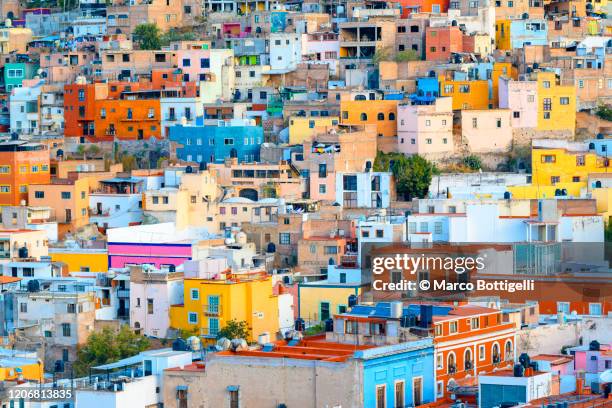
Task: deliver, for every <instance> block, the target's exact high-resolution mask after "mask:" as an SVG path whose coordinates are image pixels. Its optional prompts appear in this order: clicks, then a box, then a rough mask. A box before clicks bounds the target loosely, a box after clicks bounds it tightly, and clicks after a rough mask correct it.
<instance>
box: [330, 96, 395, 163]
mask: <svg viewBox="0 0 612 408" xmlns="http://www.w3.org/2000/svg"><path fill="white" fill-rule="evenodd" d="M340 111H341V119H340V121H341V123H342V124H345V125H367V124H370V125H376V129H377V134H378V139H377V145H378V150H382V151H383V152H392V151H395V150H396V149H397V119H396V118H397V101H393V100H383V99H376V100H360V101H353V100H345V101H341V102H340Z"/></svg>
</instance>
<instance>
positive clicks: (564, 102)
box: [559, 96, 569, 105]
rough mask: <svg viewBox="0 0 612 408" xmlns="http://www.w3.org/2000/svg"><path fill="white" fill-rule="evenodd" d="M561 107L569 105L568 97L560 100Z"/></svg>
mask: <svg viewBox="0 0 612 408" xmlns="http://www.w3.org/2000/svg"><path fill="white" fill-rule="evenodd" d="M559 104H560V105H569V98H568V97H567V96H562V97H561V98H559Z"/></svg>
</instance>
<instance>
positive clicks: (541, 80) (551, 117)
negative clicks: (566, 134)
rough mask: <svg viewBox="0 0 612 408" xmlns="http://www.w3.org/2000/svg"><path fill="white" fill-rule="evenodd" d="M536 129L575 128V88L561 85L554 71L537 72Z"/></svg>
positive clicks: (566, 129)
mask: <svg viewBox="0 0 612 408" xmlns="http://www.w3.org/2000/svg"><path fill="white" fill-rule="evenodd" d="M536 80H537V82H538V128H537V129H538V130H555V131H570V132H571V134H572V135H573V134H574V131H575V129H576V89H575V88H574V86H573V85H561V81H560V79H559V77H558V76H557V75H556V74H555V73H554V72H538V73H537V76H536Z"/></svg>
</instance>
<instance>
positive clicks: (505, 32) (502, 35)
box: [495, 20, 512, 51]
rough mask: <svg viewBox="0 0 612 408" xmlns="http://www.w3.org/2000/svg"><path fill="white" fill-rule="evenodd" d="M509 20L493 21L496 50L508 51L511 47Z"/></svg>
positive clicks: (510, 22)
mask: <svg viewBox="0 0 612 408" xmlns="http://www.w3.org/2000/svg"><path fill="white" fill-rule="evenodd" d="M511 24H512V21H511V20H498V21H496V22H495V46H496V47H497V49H498V50H504V51H508V50H511V49H512V41H511V39H510V25H511Z"/></svg>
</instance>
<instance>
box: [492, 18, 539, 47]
mask: <svg viewBox="0 0 612 408" xmlns="http://www.w3.org/2000/svg"><path fill="white" fill-rule="evenodd" d="M495 42H496V44H497V48H498V49H500V50H508V51H509V50H514V49H518V48H523V47H524V46H526V45H547V44H548V28H547V22H546V20H544V19H539V18H538V19H522V20H499V21H497V22H496V23H495Z"/></svg>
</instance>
